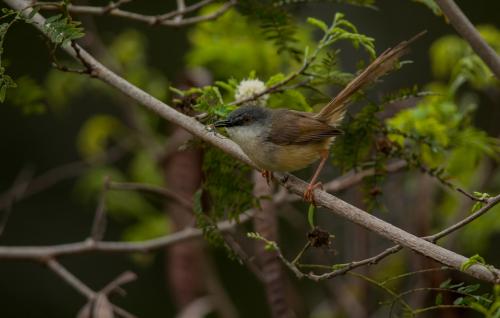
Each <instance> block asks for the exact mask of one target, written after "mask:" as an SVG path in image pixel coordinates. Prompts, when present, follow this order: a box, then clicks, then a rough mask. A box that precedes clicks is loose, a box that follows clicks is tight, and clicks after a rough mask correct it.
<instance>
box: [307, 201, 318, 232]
mask: <svg viewBox="0 0 500 318" xmlns="http://www.w3.org/2000/svg"><path fill="white" fill-rule="evenodd" d="M315 212H316V207H315V206H314V204H310V205H309V209H308V210H307V222H308V223H309V226H310V227H311V230H312V229H314V228H315V227H316V226H315V225H314V213H315Z"/></svg>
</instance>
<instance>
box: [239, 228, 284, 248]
mask: <svg viewBox="0 0 500 318" xmlns="http://www.w3.org/2000/svg"><path fill="white" fill-rule="evenodd" d="M247 237H248V238H251V239H254V240H258V241H262V242H264V243H265V246H264V249H265V250H266V251H277V250H278V249H279V248H278V244H277V243H276V242H274V241H270V240H268V239H266V238H265V237H263V236H262V235H260V233H257V232H248V233H247Z"/></svg>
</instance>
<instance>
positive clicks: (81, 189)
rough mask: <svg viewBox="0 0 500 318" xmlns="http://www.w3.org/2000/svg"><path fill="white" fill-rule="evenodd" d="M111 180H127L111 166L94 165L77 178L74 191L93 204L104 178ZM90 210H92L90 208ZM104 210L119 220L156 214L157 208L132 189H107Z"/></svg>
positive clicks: (135, 218)
mask: <svg viewBox="0 0 500 318" xmlns="http://www.w3.org/2000/svg"><path fill="white" fill-rule="evenodd" d="M105 177H109V178H110V180H111V181H117V182H123V181H126V180H127V177H126V176H125V174H123V173H122V172H121V171H120V170H118V169H116V168H113V167H106V166H104V167H95V168H94V169H91V170H89V171H88V172H87V173H85V174H84V175H82V177H80V178H79V180H78V182H77V185H76V187H75V191H76V193H77V194H78V196H79V198H81V199H82V200H84V201H87V202H92V203H94V204H95V202H96V201H97V198H98V197H99V195H98V194H99V193H101V192H102V189H103V182H104V178H105ZM90 211H92V210H91V209H90ZM106 211H107V212H108V213H109V214H111V215H112V216H114V217H116V218H118V219H120V220H135V221H140V220H144V219H145V218H148V217H149V216H152V215H157V213H158V211H157V209H156V208H155V207H154V206H153V205H151V204H150V203H149V202H148V201H146V199H144V197H143V196H142V195H140V194H139V193H137V192H134V191H112V190H110V191H108V192H107V194H106Z"/></svg>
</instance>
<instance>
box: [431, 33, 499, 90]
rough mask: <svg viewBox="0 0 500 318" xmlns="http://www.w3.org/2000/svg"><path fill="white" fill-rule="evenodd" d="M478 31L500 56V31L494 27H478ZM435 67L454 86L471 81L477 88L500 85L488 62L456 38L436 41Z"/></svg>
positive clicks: (433, 50) (432, 55)
mask: <svg viewBox="0 0 500 318" xmlns="http://www.w3.org/2000/svg"><path fill="white" fill-rule="evenodd" d="M477 28H478V31H479V32H480V33H481V35H482V36H483V37H484V38H485V40H486V41H487V42H488V44H489V45H491V46H492V47H493V48H494V49H495V50H496V51H497V53H500V44H499V43H500V30H498V29H497V28H495V27H494V26H491V25H484V26H478V27H477ZM430 56H431V67H432V71H433V73H434V75H435V76H436V77H437V78H440V79H445V80H446V79H450V82H452V83H454V84H453V85H454V86H459V85H461V84H462V83H464V82H469V83H470V84H471V85H473V86H474V87H475V88H484V87H486V86H490V85H498V80H496V79H495V77H494V76H493V75H492V73H491V71H490V70H489V68H488V67H487V66H486V64H484V62H483V61H482V60H481V59H480V58H479V57H478V56H477V55H476V54H474V52H473V50H472V49H471V48H470V46H469V45H468V43H467V42H466V41H464V40H462V39H461V38H460V37H458V36H456V35H448V36H444V37H442V38H440V39H438V40H436V41H435V42H434V43H433V44H432V46H431V49H430Z"/></svg>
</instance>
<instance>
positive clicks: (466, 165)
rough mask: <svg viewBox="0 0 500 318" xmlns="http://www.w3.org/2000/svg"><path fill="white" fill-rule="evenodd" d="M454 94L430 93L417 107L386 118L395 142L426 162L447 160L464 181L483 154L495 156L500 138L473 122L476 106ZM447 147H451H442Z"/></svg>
mask: <svg viewBox="0 0 500 318" xmlns="http://www.w3.org/2000/svg"><path fill="white" fill-rule="evenodd" d="M452 98H453V97H452V96H451V97H450V96H449V95H448V96H446V95H445V96H429V97H426V98H424V99H422V101H421V102H420V103H419V104H418V105H417V106H416V107H414V108H411V109H407V110H404V111H402V112H399V113H398V114H397V115H396V116H394V117H393V118H390V119H388V120H387V125H388V128H389V132H391V129H392V130H394V131H396V132H397V133H394V134H391V133H390V134H389V137H390V138H391V140H392V141H393V142H396V143H397V144H398V145H399V146H400V147H406V149H407V151H408V152H409V153H412V154H414V155H415V156H417V157H418V159H417V160H418V161H419V162H421V163H423V164H424V165H427V166H431V167H437V166H441V165H445V164H446V171H447V173H448V174H451V175H453V176H454V177H457V178H461V179H462V180H463V181H465V180H466V179H467V178H468V177H470V172H472V171H474V167H476V166H477V164H478V162H479V160H480V159H481V158H483V157H484V156H491V157H495V156H496V155H498V153H499V149H500V148H499V142H498V140H497V139H495V138H491V137H489V136H488V135H487V134H486V133H484V132H482V131H480V130H478V129H477V128H475V127H473V126H472V125H471V121H470V115H471V112H472V110H473V109H474V106H470V105H467V106H468V107H467V106H465V107H462V108H460V107H459V106H458V105H457V104H456V103H455V102H454V101H453V99H452ZM446 149H448V150H449V151H443V150H446Z"/></svg>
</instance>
